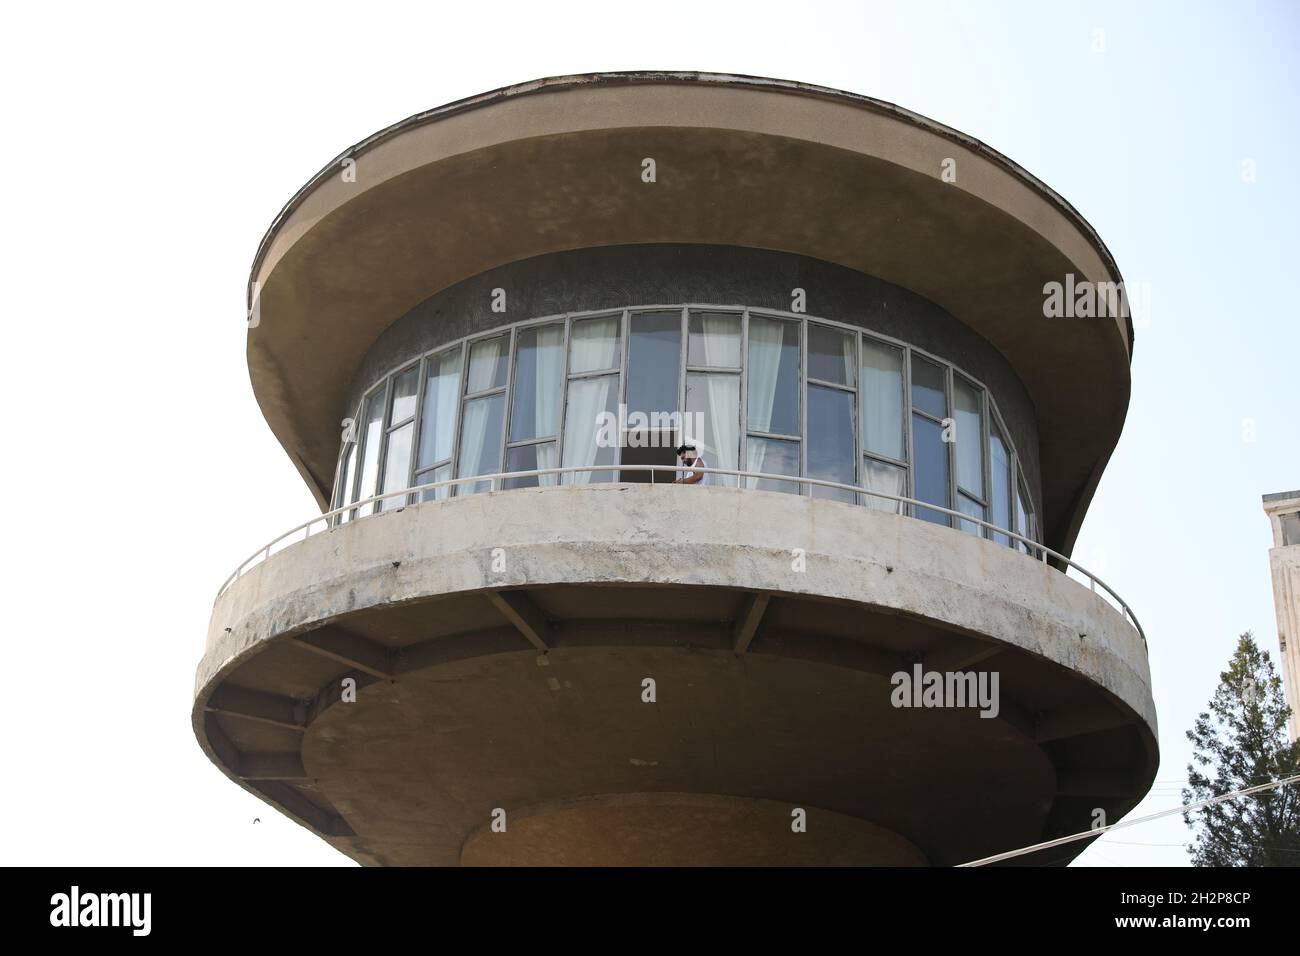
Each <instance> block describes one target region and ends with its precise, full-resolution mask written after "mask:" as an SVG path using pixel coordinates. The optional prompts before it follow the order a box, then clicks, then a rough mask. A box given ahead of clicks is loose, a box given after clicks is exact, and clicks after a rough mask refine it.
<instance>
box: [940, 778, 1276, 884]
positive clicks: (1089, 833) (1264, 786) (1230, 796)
mask: <svg viewBox="0 0 1300 956" xmlns="http://www.w3.org/2000/svg"><path fill="white" fill-rule="evenodd" d="M1297 782H1300V773H1298V774H1296V775H1295V776H1293V777H1285V778H1283V779H1282V780H1274V781H1273V782H1272V783H1261V784H1259V785H1258V786H1254V787H1246V788H1245V789H1244V790H1231V791H1229V792H1228V793H1224V794H1221V795H1219V796H1217V797H1211V798H1210V799H1208V800H1201V801H1198V802H1197V803H1189V804H1186V805H1185V806H1181V807H1174V808H1173V809H1172V810H1161V811H1160V812H1158V813H1151V814H1148V815H1147V816H1145V817H1138V818H1137V819H1135V820H1121V821H1120V822H1119V823H1111V824H1109V825H1107V826H1104V827H1097V828H1096V829H1092V830H1084V831H1083V832H1082V833H1073V834H1071V835H1070V836H1063V837H1057V838H1056V839H1055V840H1048V841H1047V842H1045V843H1035V844H1034V845H1033V846H1027V847H1022V848H1021V849H1019V850H1007V851H1006V852H1005V853H997V854H994V855H993V856H986V857H983V858H982V859H979V860H971V861H970V862H969V863H958V864H957V866H958V867H965V866H984V865H986V864H988V863H1000V862H1001V861H1002V860H1010V859H1012V858H1013V857H1017V856H1024V855H1025V854H1027V853H1036V852H1037V851H1039V850H1047V849H1050V848H1052V847H1054V846H1063V845H1064V844H1066V843H1074V842H1076V841H1078V840H1087V839H1091V838H1092V837H1095V836H1100V835H1101V834H1103V833H1107V832H1109V831H1111V830H1119V829H1122V828H1123V827H1131V826H1136V825H1137V824H1139V823H1147V822H1149V821H1151V820H1158V819H1160V818H1161V817H1168V816H1172V815H1173V814H1175V813H1186V812H1187V811H1189V810H1200V809H1202V808H1204V807H1210V806H1214V804H1216V803H1224V802H1225V801H1228V800H1235V799H1236V798H1237V797H1244V796H1248V795H1249V794H1253V793H1259V792H1261V791H1264V790H1273V789H1275V788H1277V787H1285V786H1286V785H1287V784H1291V783H1297Z"/></svg>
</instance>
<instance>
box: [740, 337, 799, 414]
mask: <svg viewBox="0 0 1300 956" xmlns="http://www.w3.org/2000/svg"><path fill="white" fill-rule="evenodd" d="M748 370H749V402H748V405H749V408H748V412H749V430H750V431H756V432H770V433H772V434H775V435H799V434H801V433H802V432H801V429H800V427H799V324H798V323H797V322H783V321H780V320H777V319H769V318H764V317H763V316H758V315H752V316H750V318H749V363H748Z"/></svg>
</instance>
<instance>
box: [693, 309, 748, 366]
mask: <svg viewBox="0 0 1300 956" xmlns="http://www.w3.org/2000/svg"><path fill="white" fill-rule="evenodd" d="M686 361H687V362H689V363H690V364H691V365H703V366H706V367H708V368H740V316H739V315H732V314H729V313H726V312H692V313H691V344H690V347H689V349H688V351H687V353H686Z"/></svg>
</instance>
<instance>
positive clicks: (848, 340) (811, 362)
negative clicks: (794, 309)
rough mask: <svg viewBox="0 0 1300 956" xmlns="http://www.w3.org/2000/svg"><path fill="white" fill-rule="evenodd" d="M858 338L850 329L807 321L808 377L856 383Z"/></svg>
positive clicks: (842, 382)
mask: <svg viewBox="0 0 1300 956" xmlns="http://www.w3.org/2000/svg"><path fill="white" fill-rule="evenodd" d="M856 339H857V336H856V335H850V334H849V333H848V332H843V331H841V330H839V329H832V328H830V327H829V326H825V325H815V324H813V323H811V322H810V323H808V377H809V378H819V379H821V380H822V381H823V382H835V383H836V384H837V385H853V384H854V381H855V379H854V374H855V372H854V366H855V365H857V364H858V363H857V357H856V356H855V355H854V352H855V350H856V346H857V343H856Z"/></svg>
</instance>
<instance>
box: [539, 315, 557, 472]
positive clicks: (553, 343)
mask: <svg viewBox="0 0 1300 956" xmlns="http://www.w3.org/2000/svg"><path fill="white" fill-rule="evenodd" d="M534 354H535V355H536V356H537V375H536V383H537V385H536V393H535V395H534V396H533V436H534V437H536V438H544V437H546V436H547V435H554V434H555V431H556V428H557V426H558V425H559V411H560V376H561V375H563V374H564V326H563V325H548V326H544V327H543V328H540V329H538V330H537V348H536V351H535V353H534ZM538 454H539V455H540V454H541V451H540V450H539V451H538ZM538 467H539V468H540V467H549V466H543V465H540V464H539V465H538Z"/></svg>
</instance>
